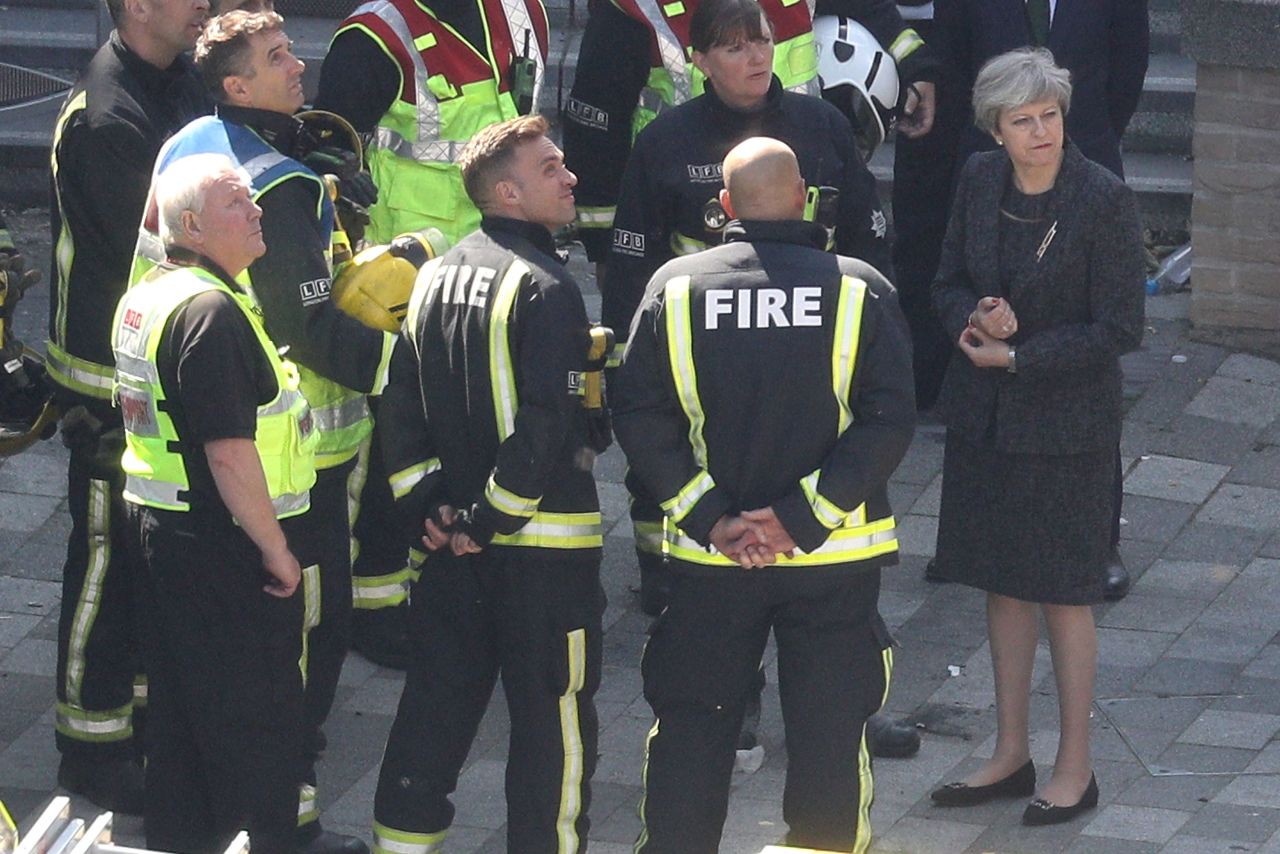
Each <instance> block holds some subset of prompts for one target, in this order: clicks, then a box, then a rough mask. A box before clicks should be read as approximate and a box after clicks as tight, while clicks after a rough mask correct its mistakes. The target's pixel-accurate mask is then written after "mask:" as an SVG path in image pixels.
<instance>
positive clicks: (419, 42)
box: [413, 33, 436, 51]
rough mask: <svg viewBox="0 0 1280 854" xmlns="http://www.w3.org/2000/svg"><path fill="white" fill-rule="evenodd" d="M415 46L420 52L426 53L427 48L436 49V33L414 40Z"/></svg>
mask: <svg viewBox="0 0 1280 854" xmlns="http://www.w3.org/2000/svg"><path fill="white" fill-rule="evenodd" d="M413 46H414V47H415V48H417V49H418V50H419V51H424V50H426V49H427V48H432V47H435V46H436V36H435V33H427V34H426V35H424V36H418V37H417V38H416V39H414V40H413Z"/></svg>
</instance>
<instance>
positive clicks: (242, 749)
mask: <svg viewBox="0 0 1280 854" xmlns="http://www.w3.org/2000/svg"><path fill="white" fill-rule="evenodd" d="M156 198H157V206H158V208H159V216H160V236H161V238H162V240H163V241H164V244H165V252H166V256H167V258H166V262H165V263H164V264H163V265H161V266H160V267H158V268H156V269H155V270H154V271H152V273H151V274H149V275H148V276H147V277H146V278H145V279H144V280H143V281H141V282H140V283H139V284H137V285H136V286H134V287H133V288H131V289H130V290H129V291H128V292H127V293H126V294H125V296H124V298H123V299H121V301H120V304H119V306H118V307H117V309H116V314H115V319H114V321H113V323H112V327H111V331H112V347H113V350H114V353H115V360H116V375H115V398H116V402H117V404H118V405H119V407H120V410H121V412H122V415H123V419H124V425H125V431H126V436H125V452H124V457H123V461H122V467H123V469H124V472H125V487H124V497H125V501H126V502H128V504H129V534H130V537H131V538H132V540H133V541H132V542H131V543H130V546H131V551H130V554H132V555H135V556H136V560H137V566H136V568H135V572H136V574H137V577H138V579H139V586H140V588H141V590H142V596H141V598H142V605H143V609H144V614H145V618H144V619H143V620H142V622H143V624H144V625H145V632H144V637H143V643H144V647H145V650H146V653H147V660H148V663H149V665H150V666H151V710H152V712H151V714H152V717H151V718H150V721H151V725H150V728H149V729H148V733H147V738H148V763H147V768H146V807H145V812H144V815H145V818H146V835H147V845H148V847H150V848H154V849H159V850H164V851H175V852H196V851H213V850H220V849H222V848H223V847H225V846H226V844H227V843H228V842H229V841H230V839H231V838H232V837H233V836H234V835H235V833H236V832H237V831H239V830H242V829H247V830H248V831H249V834H250V837H251V842H252V845H253V849H254V851H255V854H260V852H277V851H292V850H293V847H294V839H293V830H294V824H295V814H296V809H297V800H296V795H297V788H296V786H297V780H298V764H299V757H300V751H301V744H300V738H299V733H300V732H301V725H302V696H303V695H302V679H301V672H300V670H299V667H298V661H299V656H300V654H301V648H300V647H301V641H300V639H301V624H302V603H301V597H300V596H298V595H295V590H296V589H297V587H298V585H299V581H300V579H301V576H302V572H303V570H302V569H301V568H300V566H299V564H298V560H297V559H296V558H295V557H294V552H293V550H292V549H291V546H290V543H289V542H288V540H287V539H286V536H285V532H284V530H283V529H282V528H281V525H280V521H279V520H280V519H284V518H288V517H292V516H298V515H300V514H302V513H305V512H306V511H307V509H308V507H309V505H310V493H309V490H310V488H311V486H312V484H313V483H314V482H315V459H314V448H315V440H316V437H315V433H314V430H313V429H312V417H311V412H310V409H309V407H308V406H307V403H306V400H305V399H304V398H303V396H302V395H301V394H300V393H299V392H298V373H297V369H296V368H295V367H294V365H293V364H292V363H290V362H288V361H285V360H283V359H282V358H281V357H280V356H279V355H278V354H277V352H276V347H275V345H274V344H272V343H271V340H270V339H269V338H268V337H267V334H266V332H265V331H264V329H263V326H262V321H261V320H260V318H259V317H258V315H257V313H256V312H255V310H254V308H253V305H252V303H251V302H250V301H249V300H248V298H247V297H246V296H245V294H244V292H243V291H242V289H241V288H240V286H239V285H237V284H236V281H235V276H237V275H238V274H240V273H241V272H243V271H244V269H245V268H247V267H248V266H249V264H250V263H251V262H253V261H254V260H255V259H257V258H258V257H260V256H261V255H262V253H263V252H264V251H265V248H266V247H265V245H264V244H263V240H262V226H261V218H262V210H261V209H260V208H259V207H258V206H257V205H256V204H254V202H253V200H252V198H251V196H250V186H249V181H248V177H247V176H246V175H245V174H244V173H243V171H241V170H238V169H237V168H236V167H235V166H234V165H233V163H232V161H231V160H230V158H228V157H226V156H223V155H217V154H203V155H195V156H191V157H187V158H184V159H183V160H181V161H178V162H176V163H174V164H173V165H172V166H171V167H170V168H169V169H167V170H166V171H165V172H164V173H163V174H162V175H161V176H160V178H159V180H158V184H157V187H156Z"/></svg>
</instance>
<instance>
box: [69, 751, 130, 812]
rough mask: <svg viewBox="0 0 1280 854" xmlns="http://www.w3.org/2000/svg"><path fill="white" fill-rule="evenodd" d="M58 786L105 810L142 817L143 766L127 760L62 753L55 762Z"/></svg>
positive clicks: (125, 758) (126, 758)
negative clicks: (99, 758)
mask: <svg viewBox="0 0 1280 854" xmlns="http://www.w3.org/2000/svg"><path fill="white" fill-rule="evenodd" d="M58 785H59V786H61V787H62V788H64V789H66V790H67V791H68V792H71V793H72V794H75V795H80V796H82V797H84V798H88V799H89V800H90V801H92V802H93V804H94V805H95V806H98V807H101V808H102V809H104V810H111V811H112V812H118V813H121V814H123V815H142V803H143V794H142V791H143V790H142V785H143V775H142V767H141V766H140V765H138V764H137V763H136V762H134V761H133V759H131V758H129V757H119V758H115V759H108V760H106V761H94V760H92V759H87V758H85V757H83V756H76V755H74V754H70V753H64V754H62V760H61V761H60V762H59V763H58Z"/></svg>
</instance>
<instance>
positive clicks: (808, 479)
mask: <svg viewBox="0 0 1280 854" xmlns="http://www.w3.org/2000/svg"><path fill="white" fill-rule="evenodd" d="M821 476H822V469H817V470H816V471H813V472H810V473H809V474H807V475H805V476H804V477H803V478H801V480H800V489H801V490H802V491H803V492H804V497H805V498H806V499H807V500H808V502H809V509H810V510H812V511H813V515H814V517H815V518H816V519H817V520H818V521H819V522H821V523H822V526H823V527H824V528H827V529H829V530H832V531H834V530H835V529H836V528H839V527H840V526H841V525H845V524H847V523H848V518H849V514H848V513H846V512H845V511H843V510H841V509H840V508H839V507H837V506H836V505H835V504H833V503H831V501H829V500H828V499H826V498H824V497H823V496H822V494H821V493H820V492H818V479H819V478H820V477H821Z"/></svg>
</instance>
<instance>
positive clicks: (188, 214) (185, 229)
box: [182, 210, 204, 244]
mask: <svg viewBox="0 0 1280 854" xmlns="http://www.w3.org/2000/svg"><path fill="white" fill-rule="evenodd" d="M182 233H183V234H184V235H186V237H187V239H188V240H189V241H191V242H192V243H196V244H199V243H201V242H203V241H204V232H203V231H202V230H201V228H200V217H198V216H196V213H195V211H189V210H188V211H183V212H182Z"/></svg>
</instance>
